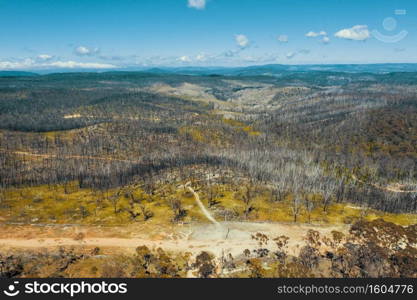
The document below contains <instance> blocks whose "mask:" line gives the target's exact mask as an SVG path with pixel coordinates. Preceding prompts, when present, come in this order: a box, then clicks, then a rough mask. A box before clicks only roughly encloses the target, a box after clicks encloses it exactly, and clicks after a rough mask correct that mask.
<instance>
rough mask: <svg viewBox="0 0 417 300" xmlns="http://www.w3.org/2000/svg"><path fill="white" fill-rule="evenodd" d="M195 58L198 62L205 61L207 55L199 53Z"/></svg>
mask: <svg viewBox="0 0 417 300" xmlns="http://www.w3.org/2000/svg"><path fill="white" fill-rule="evenodd" d="M195 58H196V60H198V61H206V60H207V55H205V54H204V53H200V54H198V55H197V56H196V57H195Z"/></svg>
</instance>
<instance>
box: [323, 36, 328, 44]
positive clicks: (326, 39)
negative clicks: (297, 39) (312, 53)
mask: <svg viewBox="0 0 417 300" xmlns="http://www.w3.org/2000/svg"><path fill="white" fill-rule="evenodd" d="M321 41H322V42H323V44H328V43H330V39H329V37H328V36H324V37H323V38H322V40H321Z"/></svg>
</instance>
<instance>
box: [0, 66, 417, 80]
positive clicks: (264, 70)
mask: <svg viewBox="0 0 417 300" xmlns="http://www.w3.org/2000/svg"><path fill="white" fill-rule="evenodd" d="M126 71H128V72H147V73H153V74H182V75H212V76H213V75H220V76H226V75H232V76H278V77H279V76H282V75H286V74H288V73H298V72H311V71H315V72H320V71H323V72H342V73H373V74H381V73H391V72H417V64H409V63H396V64H394V63H387V64H328V65H327V64H316V65H280V64H270V65H260V66H249V67H191V66H190V67H158V68H121V69H109V70H100V72H126ZM60 72H62V73H71V72H97V70H85V69H59V70H57V69H55V70H39V71H37V73H35V72H26V71H0V77H22V76H38V75H40V74H51V73H60Z"/></svg>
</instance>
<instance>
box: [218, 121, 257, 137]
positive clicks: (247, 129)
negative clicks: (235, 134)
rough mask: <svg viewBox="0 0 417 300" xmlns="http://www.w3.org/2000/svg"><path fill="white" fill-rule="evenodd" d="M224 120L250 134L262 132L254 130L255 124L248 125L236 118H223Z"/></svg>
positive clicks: (254, 134) (255, 134)
mask: <svg viewBox="0 0 417 300" xmlns="http://www.w3.org/2000/svg"><path fill="white" fill-rule="evenodd" d="M223 122H224V123H226V124H228V125H230V126H232V127H234V128H236V129H237V130H242V131H243V132H246V133H247V134H248V135H249V136H258V135H260V134H261V132H259V131H256V130H254V129H253V126H250V125H246V124H245V123H243V122H240V121H237V120H234V119H223Z"/></svg>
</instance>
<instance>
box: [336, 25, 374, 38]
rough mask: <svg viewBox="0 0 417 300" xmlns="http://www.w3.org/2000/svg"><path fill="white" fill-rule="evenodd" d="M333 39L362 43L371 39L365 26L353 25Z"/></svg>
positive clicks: (339, 32) (337, 33)
mask: <svg viewBox="0 0 417 300" xmlns="http://www.w3.org/2000/svg"><path fill="white" fill-rule="evenodd" d="M334 36H335V37H338V38H341V39H347V40H355V41H364V40H367V39H369V38H370V37H371V34H370V32H369V30H368V26H367V25H355V26H353V27H351V28H346V29H342V30H340V31H338V32H336V33H335V34H334Z"/></svg>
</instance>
